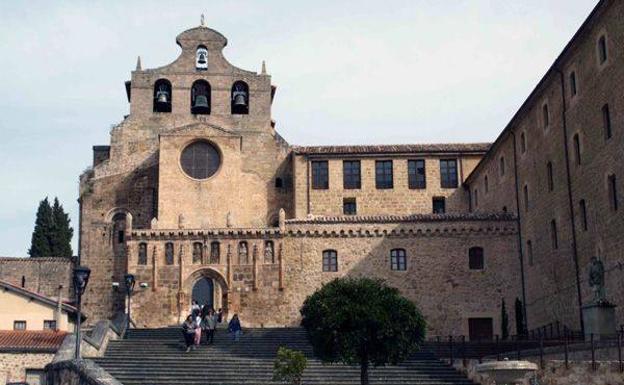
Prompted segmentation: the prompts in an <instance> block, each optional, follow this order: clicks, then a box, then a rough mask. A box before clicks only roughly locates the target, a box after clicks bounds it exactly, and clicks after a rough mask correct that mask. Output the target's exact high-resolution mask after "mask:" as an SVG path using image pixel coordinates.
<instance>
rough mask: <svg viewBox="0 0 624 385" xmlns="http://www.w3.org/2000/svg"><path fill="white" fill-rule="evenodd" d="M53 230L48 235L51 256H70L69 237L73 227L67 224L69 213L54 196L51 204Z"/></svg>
mask: <svg viewBox="0 0 624 385" xmlns="http://www.w3.org/2000/svg"><path fill="white" fill-rule="evenodd" d="M52 218H53V223H54V227H53V231H52V234H51V236H50V249H51V256H53V257H68V258H69V257H71V256H72V248H71V239H72V236H73V235H74V229H72V228H71V226H70V225H69V222H70V219H69V215H68V214H67V213H66V212H65V210H64V209H63V206H61V204H60V203H59V201H58V198H54V205H53V206H52Z"/></svg>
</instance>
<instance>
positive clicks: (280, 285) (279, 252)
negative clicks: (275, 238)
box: [277, 242, 284, 290]
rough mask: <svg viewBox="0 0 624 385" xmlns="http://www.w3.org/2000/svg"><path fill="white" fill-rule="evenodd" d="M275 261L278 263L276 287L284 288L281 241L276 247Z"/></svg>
mask: <svg viewBox="0 0 624 385" xmlns="http://www.w3.org/2000/svg"><path fill="white" fill-rule="evenodd" d="M277 263H279V274H278V279H279V284H278V288H279V290H284V258H283V256H282V243H281V242H280V244H279V246H278V249H277Z"/></svg>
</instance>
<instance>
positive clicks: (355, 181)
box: [342, 160, 362, 189]
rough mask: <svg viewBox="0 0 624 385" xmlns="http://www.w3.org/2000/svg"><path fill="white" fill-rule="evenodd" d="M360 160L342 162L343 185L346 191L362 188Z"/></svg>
mask: <svg viewBox="0 0 624 385" xmlns="http://www.w3.org/2000/svg"><path fill="white" fill-rule="evenodd" d="M360 170H361V169H360V161H359V160H345V161H343V162H342V183H343V187H344V188H345V189H359V188H362V181H361V179H362V178H361V172H360Z"/></svg>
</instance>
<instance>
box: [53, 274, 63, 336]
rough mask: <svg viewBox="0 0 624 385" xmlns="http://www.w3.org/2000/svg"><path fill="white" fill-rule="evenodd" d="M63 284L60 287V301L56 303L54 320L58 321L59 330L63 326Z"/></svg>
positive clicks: (57, 328) (57, 327)
mask: <svg viewBox="0 0 624 385" xmlns="http://www.w3.org/2000/svg"><path fill="white" fill-rule="evenodd" d="M62 296H63V285H59V287H58V301H57V303H56V312H55V314H54V321H55V322H56V330H59V327H60V326H61V318H62V315H63V299H62Z"/></svg>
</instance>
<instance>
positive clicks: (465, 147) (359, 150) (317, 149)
mask: <svg viewBox="0 0 624 385" xmlns="http://www.w3.org/2000/svg"><path fill="white" fill-rule="evenodd" d="M489 148H490V143H438V144H384V145H359V146H358V145H346V146H293V151H294V152H295V153H296V154H318V155H332V154H402V153H448V152H472V153H484V152H486V151H487V150H488V149H489Z"/></svg>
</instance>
